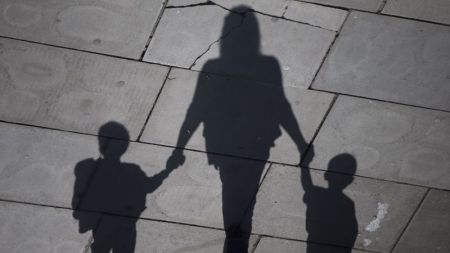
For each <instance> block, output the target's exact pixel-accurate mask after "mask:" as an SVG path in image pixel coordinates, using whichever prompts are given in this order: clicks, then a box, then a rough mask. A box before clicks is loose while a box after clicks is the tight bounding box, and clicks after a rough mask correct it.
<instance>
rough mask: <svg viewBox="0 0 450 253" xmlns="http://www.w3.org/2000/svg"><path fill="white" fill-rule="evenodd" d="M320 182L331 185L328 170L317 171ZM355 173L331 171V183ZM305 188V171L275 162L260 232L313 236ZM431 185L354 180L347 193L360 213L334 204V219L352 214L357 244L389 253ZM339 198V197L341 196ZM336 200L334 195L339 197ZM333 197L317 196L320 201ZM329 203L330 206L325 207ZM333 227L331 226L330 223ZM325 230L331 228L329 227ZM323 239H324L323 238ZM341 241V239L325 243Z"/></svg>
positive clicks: (258, 221)
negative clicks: (302, 175)
mask: <svg viewBox="0 0 450 253" xmlns="http://www.w3.org/2000/svg"><path fill="white" fill-rule="evenodd" d="M311 176H312V182H313V184H314V185H315V186H320V187H325V188H327V181H325V180H324V173H323V172H317V171H311ZM348 177H349V176H346V175H338V174H331V175H329V177H328V179H329V180H330V182H343V181H345V180H347V178H348ZM304 193H305V191H304V190H303V188H302V185H301V183H300V169H299V168H298V167H287V166H278V165H273V166H272V167H271V169H270V170H269V172H268V174H267V176H266V178H265V180H264V182H263V184H262V186H261V189H260V190H259V191H258V195H257V198H256V207H255V214H254V216H253V225H254V232H255V233H262V234H267V235H273V236H280V237H286V238H292V239H300V240H306V239H307V235H308V233H307V231H306V229H305V228H306V227H305V223H306V215H305V214H306V208H307V206H306V204H305V203H304V202H303V201H302V198H303V195H304ZM424 193H425V189H423V188H419V187H414V186H408V185H402V184H396V183H390V182H383V181H375V180H371V179H365V178H354V181H353V182H352V183H351V184H350V185H349V186H348V187H346V188H345V189H344V194H345V195H346V196H348V198H350V199H351V201H353V202H354V205H355V214H350V213H342V212H343V210H340V209H338V208H337V206H336V208H331V209H330V210H329V212H330V213H329V217H330V219H332V218H331V217H336V216H337V217H341V216H342V218H343V217H348V216H349V215H355V216H356V219H357V224H358V230H359V232H358V234H357V238H356V242H355V245H354V247H355V248H359V249H368V250H374V251H382V252H389V250H390V249H391V247H392V246H393V245H394V243H395V242H396V238H397V237H398V236H399V235H400V233H401V232H402V230H403V228H404V227H405V226H406V224H407V222H408V220H409V218H410V217H411V216H412V214H413V212H414V210H415V208H416V207H417V206H418V204H419V202H420V200H421V198H422V196H423V195H424ZM336 197H338V196H336ZM333 198H334V197H333ZM326 200H328V201H330V200H331V199H325V200H324V199H320V200H313V201H316V202H317V203H319V202H321V201H326ZM322 206H324V207H326V205H322ZM310 222H312V226H313V227H317V228H319V227H322V226H324V224H323V222H330V220H328V221H327V220H310ZM331 223H341V224H340V226H342V231H340V233H344V231H346V229H347V226H348V225H349V224H346V223H345V220H344V219H339V218H337V219H332V221H331ZM329 225H331V224H329ZM322 229H325V230H324V231H323V232H325V231H327V229H328V228H327V227H323V228H322ZM317 240H318V241H321V240H323V239H320V238H318V239H317ZM321 242H324V243H331V244H336V245H340V243H341V242H339V241H321Z"/></svg>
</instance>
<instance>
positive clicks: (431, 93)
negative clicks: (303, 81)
mask: <svg viewBox="0 0 450 253" xmlns="http://www.w3.org/2000/svg"><path fill="white" fill-rule="evenodd" d="M449 40H450V28H449V27H445V26H441V25H434V24H428V23H422V22H417V21H411V20H404V19H399V18H393V17H388V16H380V15H374V14H369V13H360V12H352V13H351V14H350V16H349V18H348V19H347V21H346V23H345V24H344V27H343V29H342V32H341V35H340V37H339V39H338V40H337V42H336V43H335V45H334V48H333V49H332V50H331V53H330V54H329V56H328V57H327V59H326V61H325V63H324V65H323V67H322V69H321V71H320V73H319V75H318V78H317V79H316V81H315V82H314V84H313V87H314V88H317V89H321V90H328V91H335V92H339V93H345V94H353V95H358V96H363V97H369V98H377V99H381V100H388V101H394V102H400V103H405V104H411V105H417V106H423V107H428V108H434V109H441V110H447V111H449V110H450V86H449V85H448V82H449V77H450V54H449V52H450V43H448V41H449Z"/></svg>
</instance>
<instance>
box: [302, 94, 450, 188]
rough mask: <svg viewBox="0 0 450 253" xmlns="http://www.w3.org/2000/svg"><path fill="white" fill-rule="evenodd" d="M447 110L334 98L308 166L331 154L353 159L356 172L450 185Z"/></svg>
mask: <svg viewBox="0 0 450 253" xmlns="http://www.w3.org/2000/svg"><path fill="white" fill-rule="evenodd" d="M449 129H450V113H445V112H439V111H433V110H428V109H421V108H415V107H408V106H402V105H395V104H391V103H386V102H378V101H371V100H366V99H359V98H352V97H346V96H340V97H338V99H337V101H336V103H335V104H334V107H333V108H332V109H331V111H330V114H329V115H328V117H327V119H326V120H325V122H324V124H323V126H322V128H321V130H320V131H319V134H318V136H317V137H316V139H315V141H314V143H313V145H314V148H315V156H314V157H313V158H312V162H311V163H310V166H311V167H313V168H320V169H326V166H327V164H328V161H329V160H330V159H331V158H332V157H333V156H334V155H336V154H338V153H342V152H347V153H350V154H352V155H354V156H355V157H356V159H357V160H358V171H357V172H356V174H357V175H362V176H367V177H374V178H381V179H386V180H393V181H398V182H404V183H411V184H417V185H424V186H429V187H437V188H442V189H450V144H449V143H450V131H449Z"/></svg>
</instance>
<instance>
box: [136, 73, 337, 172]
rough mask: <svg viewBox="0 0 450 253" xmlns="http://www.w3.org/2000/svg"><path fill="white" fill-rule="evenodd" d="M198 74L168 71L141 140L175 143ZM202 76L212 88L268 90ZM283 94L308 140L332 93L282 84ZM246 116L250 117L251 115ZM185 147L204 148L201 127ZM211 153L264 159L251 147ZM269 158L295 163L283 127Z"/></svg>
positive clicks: (292, 147)
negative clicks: (241, 87) (229, 87)
mask: <svg viewBox="0 0 450 253" xmlns="http://www.w3.org/2000/svg"><path fill="white" fill-rule="evenodd" d="M201 75H202V74H199V73H197V72H193V71H187V70H181V69H174V70H172V71H171V73H170V74H169V79H168V80H167V82H166V84H165V86H164V89H163V91H162V93H161V95H160V97H159V99H158V102H157V105H156V106H155V109H154V110H153V112H152V115H151V117H150V119H149V122H148V123H147V126H146V129H145V131H144V134H143V136H142V140H143V141H145V142H150V143H159V144H164V145H171V146H175V145H176V142H177V138H178V135H179V132H180V128H181V126H182V124H183V121H184V119H185V117H186V113H187V110H188V108H189V105H190V103H191V102H192V99H193V95H194V92H195V88H196V82H197V80H198V78H199V77H201ZM204 77H207V80H208V85H212V87H219V86H225V85H231V84H233V85H241V86H243V87H244V88H243V89H242V90H243V91H245V92H247V91H250V92H251V93H253V95H255V96H257V95H258V94H259V93H258V92H261V94H264V93H263V92H264V91H266V90H265V89H268V87H267V86H266V85H263V84H260V83H256V82H251V81H242V80H238V79H228V78H224V77H220V76H216V75H204ZM247 87H248V88H247ZM259 90H260V91H259ZM284 93H285V95H286V97H287V99H288V101H289V102H290V105H291V107H292V110H293V112H294V115H295V117H296V118H297V121H298V123H299V125H300V131H301V132H302V133H303V136H304V137H305V139H306V141H307V142H308V141H310V140H311V138H312V136H313V135H314V132H315V131H316V129H317V127H318V126H319V124H320V122H321V120H322V118H323V116H324V115H325V112H326V111H327V109H328V107H329V105H330V103H331V100H332V96H331V95H330V94H326V93H320V92H315V91H305V90H303V89H298V88H293V87H285V91H284ZM249 102H250V103H249V104H247V105H245V104H243V105H242V106H250V104H251V101H250V100H249ZM283 113H284V112H283ZM211 117H213V115H212V116H211ZM248 117H252V115H249V116H248ZM258 124H265V122H259V123H258ZM281 128H282V127H281ZM187 147H189V148H193V149H198V150H205V142H204V137H203V127H202V126H200V127H199V128H198V129H197V130H196V131H195V132H194V134H193V136H192V138H191V140H190V142H188V145H187ZM215 152H220V153H227V154H233V155H238V156H246V157H253V158H259V159H264V158H262V157H257V154H256V153H254V152H253V149H238V148H236V149H233V150H216V151H215ZM270 160H273V161H278V162H284V163H291V164H297V163H298V162H299V154H298V151H297V147H296V145H295V144H294V142H293V141H292V140H291V138H290V137H289V136H288V135H287V133H286V131H285V130H284V129H283V128H282V135H281V136H280V137H279V138H278V139H277V140H276V141H275V146H274V147H273V148H272V150H271V156H270Z"/></svg>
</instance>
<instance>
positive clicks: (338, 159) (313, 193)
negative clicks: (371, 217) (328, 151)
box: [301, 153, 358, 253]
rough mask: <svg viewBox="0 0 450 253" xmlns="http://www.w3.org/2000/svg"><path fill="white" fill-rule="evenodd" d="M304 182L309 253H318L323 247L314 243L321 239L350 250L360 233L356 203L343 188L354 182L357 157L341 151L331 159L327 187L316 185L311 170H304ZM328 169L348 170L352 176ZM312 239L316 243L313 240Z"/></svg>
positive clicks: (326, 177)
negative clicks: (335, 172)
mask: <svg viewBox="0 0 450 253" xmlns="http://www.w3.org/2000/svg"><path fill="white" fill-rule="evenodd" d="M301 171H302V175H301V181H302V186H303V189H304V191H305V193H304V196H303V201H304V202H305V204H306V206H307V208H306V230H307V232H308V246H307V253H319V252H321V250H323V248H320V246H318V245H316V244H313V243H314V242H322V243H328V244H334V245H339V246H344V247H345V249H344V248H342V249H341V250H340V251H339V252H342V253H344V252H348V253H350V252H351V251H352V250H351V248H352V247H353V245H354V244H355V240H356V237H357V235H358V222H357V220H356V215H355V203H354V202H353V200H352V199H350V198H349V197H348V196H347V195H345V194H344V192H343V190H344V189H345V187H347V186H348V185H350V184H351V183H352V181H353V175H354V174H355V172H356V160H355V158H354V157H353V156H352V155H350V154H345V153H344V154H339V155H337V156H335V157H333V159H331V160H330V162H329V164H328V171H327V172H325V180H326V181H328V188H323V187H319V186H315V185H314V184H313V182H312V179H311V174H310V170H309V169H302V170H301ZM329 171H345V172H346V173H348V174H349V175H338V174H334V173H330V172H329ZM311 242H313V243H311Z"/></svg>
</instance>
